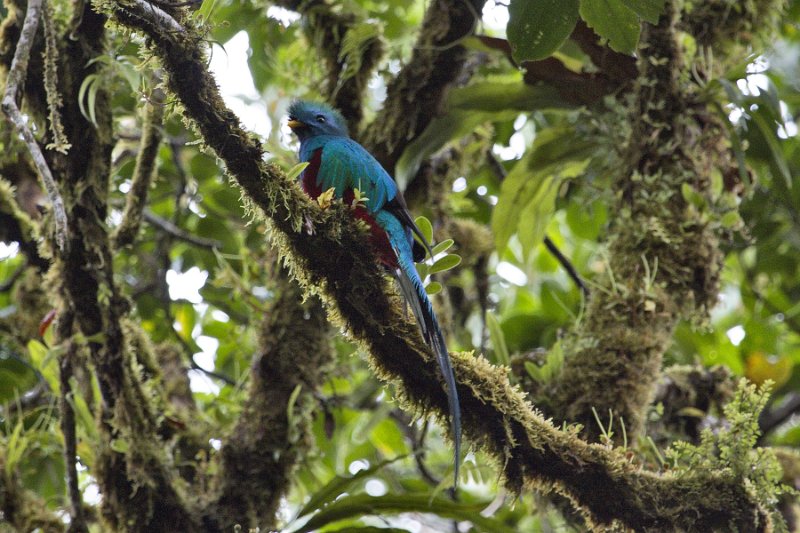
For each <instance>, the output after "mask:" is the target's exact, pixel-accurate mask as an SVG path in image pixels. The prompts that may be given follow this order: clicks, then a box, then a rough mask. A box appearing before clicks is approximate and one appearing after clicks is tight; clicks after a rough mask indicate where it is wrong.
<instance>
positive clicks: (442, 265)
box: [431, 254, 461, 274]
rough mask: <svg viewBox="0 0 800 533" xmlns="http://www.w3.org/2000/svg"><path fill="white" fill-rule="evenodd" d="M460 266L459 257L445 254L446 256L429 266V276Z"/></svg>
mask: <svg viewBox="0 0 800 533" xmlns="http://www.w3.org/2000/svg"><path fill="white" fill-rule="evenodd" d="M460 264H461V256H460V255H456V254H447V255H446V256H444V257H442V258H441V259H439V260H438V261H436V262H435V263H434V264H433V265H432V266H431V274H436V273H437V272H444V271H445V270H450V269H451V268H455V267H457V266H458V265H460Z"/></svg>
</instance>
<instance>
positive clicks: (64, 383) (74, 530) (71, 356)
mask: <svg viewBox="0 0 800 533" xmlns="http://www.w3.org/2000/svg"><path fill="white" fill-rule="evenodd" d="M72 322H73V319H72V315H71V313H69V312H67V313H63V314H62V316H61V318H60V319H59V321H58V326H57V338H58V339H59V342H64V343H66V351H65V352H64V355H62V356H61V358H60V360H59V375H58V377H59V384H60V388H61V391H60V392H61V395H60V397H59V402H58V407H59V412H60V413H61V417H60V423H61V433H62V434H63V435H64V466H65V468H66V474H67V475H66V478H67V479H66V484H67V497H68V499H69V503H70V523H69V528H68V530H67V531H68V532H69V533H86V532H88V531H89V529H88V527H87V525H86V518H85V517H84V514H83V497H82V495H81V491H80V488H79V487H78V470H77V465H76V463H77V460H78V453H77V438H76V434H75V410H74V409H73V408H72V403H71V402H72V381H71V380H72V378H73V376H74V373H73V365H74V363H75V358H76V357H77V346H76V345H75V343H74V341H72V340H71V338H70V337H71V336H72Z"/></svg>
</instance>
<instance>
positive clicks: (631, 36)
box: [580, 0, 641, 54]
mask: <svg viewBox="0 0 800 533" xmlns="http://www.w3.org/2000/svg"><path fill="white" fill-rule="evenodd" d="M580 13H581V18H582V19H583V20H585V21H586V24H588V25H589V26H591V27H592V28H593V29H594V31H596V32H597V34H598V35H599V36H600V37H604V38H606V39H608V44H609V45H610V46H611V48H613V49H614V50H616V51H617V52H622V53H625V54H630V53H632V52H633V51H634V50H636V44H637V43H638V42H639V32H640V31H641V23H640V22H639V17H637V16H636V13H634V12H633V11H632V10H631V9H629V8H628V7H626V6H625V4H623V2H622V0H581V5H580Z"/></svg>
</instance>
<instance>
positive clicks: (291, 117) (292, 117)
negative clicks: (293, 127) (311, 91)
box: [288, 115, 297, 120]
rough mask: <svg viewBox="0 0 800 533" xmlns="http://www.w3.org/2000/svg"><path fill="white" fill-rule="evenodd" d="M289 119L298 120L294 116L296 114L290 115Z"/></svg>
mask: <svg viewBox="0 0 800 533" xmlns="http://www.w3.org/2000/svg"><path fill="white" fill-rule="evenodd" d="M288 119H289V120H297V119H296V118H294V115H289V116H288Z"/></svg>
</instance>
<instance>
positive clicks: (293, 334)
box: [210, 271, 333, 531]
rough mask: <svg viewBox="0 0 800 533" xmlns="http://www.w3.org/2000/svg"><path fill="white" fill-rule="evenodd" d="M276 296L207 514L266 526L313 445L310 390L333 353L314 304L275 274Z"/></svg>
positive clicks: (226, 522) (226, 526) (224, 526)
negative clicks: (298, 465) (303, 300)
mask: <svg viewBox="0 0 800 533" xmlns="http://www.w3.org/2000/svg"><path fill="white" fill-rule="evenodd" d="M274 290H275V291H276V293H277V297H276V299H275V301H274V302H273V304H272V306H271V308H270V309H269V311H267V312H266V313H265V318H264V320H263V324H262V328H261V332H260V341H259V345H260V347H259V351H258V353H257V354H256V356H255V358H254V360H253V365H252V372H251V374H250V385H249V392H248V396H247V400H246V401H245V404H244V410H243V412H242V414H241V415H240V416H239V419H238V421H237V423H236V427H235V428H234V429H233V431H232V432H231V434H230V435H229V436H228V439H227V440H226V442H225V444H224V445H223V447H222V450H221V464H220V473H219V475H218V476H217V477H216V487H215V489H214V491H215V496H214V498H215V503H214V504H213V505H212V506H211V511H212V512H211V513H210V515H211V516H212V517H213V519H215V520H217V521H218V522H219V523H220V525H221V530H223V531H230V530H231V529H232V528H233V526H234V525H235V524H237V523H238V524H242V525H243V526H246V527H250V528H254V527H257V526H258V527H261V528H262V529H263V528H267V529H272V528H275V527H276V526H277V524H276V512H277V510H278V505H279V503H280V501H281V498H282V497H283V495H284V494H285V493H286V491H287V490H288V489H289V485H290V482H291V480H292V473H293V472H294V470H295V467H296V466H297V463H298V459H299V458H300V457H302V456H303V455H304V454H305V453H306V452H307V450H308V449H309V448H310V447H311V441H312V438H311V434H310V431H311V429H310V425H311V421H312V420H313V412H314V410H315V407H316V404H317V401H316V399H315V398H314V394H315V392H316V390H317V389H318V388H319V386H320V385H321V384H322V382H323V381H324V380H325V379H326V378H327V376H328V370H329V369H330V368H331V365H332V363H333V351H332V349H331V346H330V339H329V337H328V335H327V333H328V331H329V328H328V327H327V321H326V319H325V315H324V313H322V312H321V309H319V307H320V304H319V301H318V300H317V299H316V298H314V299H311V300H309V301H307V302H306V304H305V305H301V304H300V300H301V297H302V293H301V291H300V288H299V287H298V285H297V284H296V283H294V282H293V281H291V280H290V279H289V277H288V275H287V273H286V272H285V271H284V272H276V286H275V288H274Z"/></svg>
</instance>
